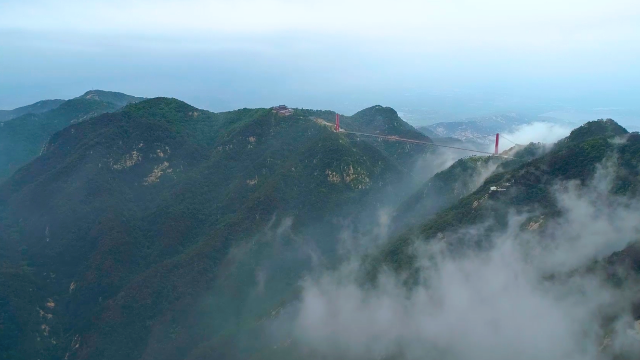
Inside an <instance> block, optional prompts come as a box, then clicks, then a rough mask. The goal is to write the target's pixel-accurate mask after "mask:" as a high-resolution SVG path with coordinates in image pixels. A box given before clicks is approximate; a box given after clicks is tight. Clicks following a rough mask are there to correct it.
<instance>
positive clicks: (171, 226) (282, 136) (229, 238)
mask: <svg viewBox="0 0 640 360" xmlns="http://www.w3.org/2000/svg"><path fill="white" fill-rule="evenodd" d="M84 101H94V100H92V99H84ZM404 174H406V172H405V171H404V170H403V169H402V168H400V167H398V165H397V162H396V161H395V160H394V159H392V158H391V157H389V156H388V155H387V154H385V153H384V152H381V151H380V150H379V149H378V148H376V147H375V146H372V145H371V144H370V143H368V142H363V141H362V142H359V141H349V139H348V138H347V137H346V136H345V135H344V134H337V133H335V132H334V131H332V130H331V129H330V128H329V127H328V126H326V125H325V124H322V123H319V122H318V121H315V120H314V119H313V118H310V117H309V116H308V115H307V114H306V113H305V112H303V111H296V112H294V113H293V114H292V115H290V116H281V115H278V114H276V113H274V112H272V111H271V110H270V109H242V110H237V111H232V112H227V113H219V114H214V113H210V112H207V111H204V110H199V109H196V108H194V107H192V106H190V105H188V104H185V103H183V102H181V101H178V100H175V99H167V98H156V99H151V100H147V101H142V102H139V103H136V104H130V105H128V106H126V107H125V108H123V109H122V110H121V111H118V112H114V113H108V114H103V115H100V116H97V117H94V118H92V119H89V120H87V121H82V122H76V123H74V124H71V125H70V126H68V127H66V128H65V129H64V130H62V131H60V132H57V133H55V134H54V135H53V136H52V137H51V139H50V140H49V141H48V143H47V145H46V147H44V150H43V153H42V155H41V156H39V157H37V158H36V159H35V160H34V161H33V162H31V163H29V164H28V165H26V166H24V167H23V168H21V169H20V170H19V171H17V172H16V173H15V174H14V175H13V176H12V177H11V178H9V179H8V180H7V181H6V182H5V183H4V184H2V185H1V186H0V244H1V247H0V260H1V261H3V263H4V265H3V266H4V267H3V268H2V276H0V281H1V282H2V285H3V288H5V289H9V291H7V292H3V293H1V294H0V311H2V316H3V317H2V318H4V319H7V320H5V321H7V325H6V326H7V328H8V329H21V330H20V331H10V332H8V333H7V334H8V335H7V336H3V337H2V341H4V343H3V345H5V346H6V347H3V350H2V354H3V355H5V354H7V355H6V356H13V358H16V359H21V358H25V359H26V358H29V359H31V358H39V359H43V360H44V359H59V358H67V359H114V358H117V359H186V358H189V356H191V357H194V356H197V354H201V353H202V352H205V353H206V352H213V353H212V354H214V355H211V356H214V357H216V358H220V357H223V356H222V355H221V354H218V356H216V355H215V354H216V351H222V350H221V349H225V346H224V344H222V343H221V342H224V341H225V336H227V335H228V334H231V333H233V332H234V331H237V328H238V327H242V326H246V325H244V324H249V328H251V327H252V326H254V325H251V324H254V323H255V320H256V319H259V318H260V317H264V316H265V315H268V314H270V312H271V311H272V310H273V309H276V308H277V307H278V304H279V303H281V301H283V300H286V298H287V297H288V296H290V293H291V292H293V291H295V285H296V284H297V282H298V281H299V276H300V274H301V272H302V270H304V269H306V268H308V267H309V266H311V264H310V262H309V260H308V257H307V256H306V255H305V256H304V257H300V255H304V254H297V253H296V252H299V251H304V249H305V248H306V247H307V246H311V244H310V243H308V242H307V241H306V240H305V239H301V238H298V237H296V236H293V235H292V233H291V231H290V230H288V229H299V228H302V227H304V226H305V225H306V224H312V223H318V222H320V223H322V222H323V221H326V222H329V223H330V222H331V221H332V217H331V214H333V213H334V212H335V211H338V210H339V209H341V208H343V207H344V206H345V205H349V204H351V205H353V204H357V203H358V202H359V201H360V200H361V199H363V198H364V197H365V196H366V195H367V194H369V193H372V192H376V191H378V190H379V189H382V188H384V187H386V186H387V185H389V184H391V183H392V182H393V180H394V179H395V178H397V177H401V176H403V175H404ZM318 246H320V247H323V248H324V249H323V250H322V251H325V252H331V251H335V249H334V250H332V249H331V248H332V246H335V244H333V245H332V243H331V242H325V243H323V244H318ZM288 249H292V250H288ZM234 254H236V255H234ZM287 254H288V255H287ZM234 259H235V260H234ZM269 259H270V261H271V262H272V265H271V266H270V267H269V269H270V271H272V272H275V273H277V274H281V275H278V276H273V277H267V278H266V279H263V280H260V279H261V277H260V276H258V275H259V274H260V273H261V272H260V271H259V270H260V269H261V267H260V266H262V265H264V261H266V260H269ZM276 259H277V260H276ZM24 284H33V287H32V288H35V289H36V290H35V291H29V292H26V291H24V289H25V285H24ZM260 284H263V285H262V287H261V286H260ZM265 284H266V285H265ZM29 286H31V285H29ZM260 288H264V289H263V290H261V291H259V292H257V293H256V291H257V290H256V289H260ZM225 334H227V335H225ZM245 334H246V335H248V334H250V332H246V333H245ZM253 343H256V341H255V339H254V341H253ZM256 344H257V343H256ZM254 346H258V345H254ZM194 351H195V353H194ZM244 351H252V347H251V346H248V347H247V348H246V349H245V350H244ZM192 353H193V354H192Z"/></svg>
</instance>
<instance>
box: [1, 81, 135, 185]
mask: <svg viewBox="0 0 640 360" xmlns="http://www.w3.org/2000/svg"><path fill="white" fill-rule="evenodd" d="M140 100H142V98H138V97H134V96H130V95H126V94H122V93H116V92H108V91H100V90H92V91H88V92H86V93H85V94H83V95H82V96H79V97H77V98H74V99H71V100H67V101H64V102H62V103H60V104H59V105H58V106H56V107H55V108H53V109H51V110H48V111H44V112H40V113H28V114H25V115H22V116H19V117H16V118H14V119H11V120H8V121H5V122H3V123H1V124H0V181H2V180H4V179H5V178H7V177H8V176H9V175H11V174H12V173H13V172H14V171H15V170H16V169H18V168H20V167H21V166H22V165H24V164H26V163H27V162H29V161H31V160H32V159H34V158H35V157H36V156H38V155H39V154H40V153H41V152H42V149H43V147H44V145H45V144H46V142H47V140H48V139H49V137H50V136H51V135H53V134H54V133H55V132H56V131H58V130H61V129H63V128H65V127H67V126H68V125H70V124H73V123H75V122H79V121H83V120H86V119H89V118H91V117H94V116H96V115H100V114H103V113H105V112H111V111H116V110H118V109H119V108H121V107H122V106H124V105H126V104H128V103H131V102H136V101H140Z"/></svg>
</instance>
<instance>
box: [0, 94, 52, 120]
mask: <svg viewBox="0 0 640 360" xmlns="http://www.w3.org/2000/svg"><path fill="white" fill-rule="evenodd" d="M63 102H65V100H61V99H54V100H41V101H38V102H36V103H33V104H31V105H26V106H21V107H19V108H15V109H13V110H0V122H3V121H7V120H11V119H13V118H17V117H18V116H22V115H25V114H40V113H43V112H45V111H49V110H52V109H55V108H57V107H58V106H60V104H62V103H63Z"/></svg>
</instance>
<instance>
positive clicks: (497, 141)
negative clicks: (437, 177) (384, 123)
mask: <svg viewBox="0 0 640 360" xmlns="http://www.w3.org/2000/svg"><path fill="white" fill-rule="evenodd" d="M334 131H335V132H339V133H343V134H354V135H358V136H371V137H375V138H378V139H382V140H389V141H402V142H407V143H412V144H421V145H427V146H436V147H443V148H449V149H455V150H462V151H469V152H473V153H478V154H484V155H489V156H495V157H501V158H506V159H515V158H514V157H511V156H506V155H500V154H499V152H498V145H499V143H500V133H497V134H496V143H495V149H494V152H493V153H491V152H488V151H480V150H474V149H465V148H461V147H457V146H450V145H443V144H435V143H433V142H428V141H420V140H412V139H404V138H401V137H398V136H388V135H378V134H368V133H362V132H355V131H346V130H344V129H341V128H340V114H338V113H336V125H335V127H334ZM490 136H493V135H490ZM502 138H503V139H505V140H507V141H509V142H510V143H512V144H514V145H517V144H516V143H515V142H513V141H511V140H509V139H507V138H505V137H504V136H502Z"/></svg>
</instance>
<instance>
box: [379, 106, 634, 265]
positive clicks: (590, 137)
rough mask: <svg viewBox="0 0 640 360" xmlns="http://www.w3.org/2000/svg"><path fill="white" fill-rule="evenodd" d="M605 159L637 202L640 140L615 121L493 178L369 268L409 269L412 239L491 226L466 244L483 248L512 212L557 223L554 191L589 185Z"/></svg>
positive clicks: (588, 127)
mask: <svg viewBox="0 0 640 360" xmlns="http://www.w3.org/2000/svg"><path fill="white" fill-rule="evenodd" d="M605 157H613V158H615V159H617V160H616V161H617V164H618V170H617V173H616V176H615V179H614V180H613V184H612V192H613V193H616V194H625V195H629V196H636V195H637V194H638V190H639V188H640V135H638V134H637V133H632V134H628V132H627V131H626V130H625V129H624V128H621V127H620V126H619V125H618V124H617V123H615V122H614V121H613V120H610V119H608V120H598V121H593V122H589V123H587V124H585V125H583V126H581V127H579V128H577V129H575V130H574V131H572V132H571V134H570V135H569V136H568V137H567V138H565V139H563V140H561V141H559V142H558V143H557V144H556V145H555V146H554V148H553V149H552V150H551V151H550V152H549V153H547V154H546V155H544V156H542V157H540V158H536V159H534V160H532V161H529V162H526V163H524V164H521V165H519V166H516V167H514V168H512V169H510V170H507V171H503V172H499V173H495V174H494V175H492V176H490V177H489V178H487V179H486V181H484V183H483V184H482V185H481V186H480V187H479V188H478V189H477V190H476V191H474V192H473V193H471V194H469V195H467V196H465V197H463V198H462V199H460V200H459V201H458V202H457V203H455V204H454V205H453V206H451V207H449V208H447V209H445V210H442V211H441V212H439V213H438V214H437V215H436V216H435V217H434V218H433V219H431V220H428V221H426V222H423V223H421V224H420V225H419V226H418V227H417V228H415V229H414V230H412V231H408V232H406V233H405V234H403V235H401V236H399V237H398V238H396V239H395V240H393V241H392V242H390V243H389V245H388V246H387V248H386V249H385V250H384V251H383V252H382V253H381V254H380V257H376V258H375V259H372V260H371V263H370V264H369V265H370V266H373V268H374V269H375V268H377V267H378V266H380V265H381V264H389V265H391V266H393V267H394V268H395V269H398V270H400V269H409V268H411V267H412V265H413V261H414V260H415V258H414V255H412V254H411V253H410V251H409V246H410V243H411V239H414V238H416V237H419V238H424V239H433V238H436V237H440V238H442V236H445V238H446V233H448V232H454V231H456V230H457V229H461V228H464V227H468V226H473V225H476V224H480V223H490V224H492V226H490V227H488V228H487V229H485V230H484V232H483V233H478V234H474V236H473V238H474V240H473V244H471V245H470V244H464V246H482V243H483V242H484V241H489V240H488V239H489V238H490V237H491V234H492V233H493V232H495V231H497V230H499V229H503V228H504V226H506V222H505V221H506V219H507V218H508V214H509V212H510V211H516V212H524V211H531V212H535V213H538V214H539V218H536V219H532V220H539V219H542V218H544V219H550V218H554V217H556V216H558V215H559V214H560V212H559V211H560V210H559V208H558V206H557V203H556V201H555V199H554V197H553V196H552V187H553V186H554V185H555V184H556V183H557V182H558V181H566V180H577V181H580V182H582V183H585V182H586V181H588V180H589V179H590V178H591V177H592V176H593V175H594V173H595V171H596V168H597V165H598V164H600V163H601V162H602V161H603V160H604V159H605ZM496 189H504V190H499V191H496ZM447 245H448V246H450V247H454V248H455V247H458V246H463V244H462V243H458V242H447Z"/></svg>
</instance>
